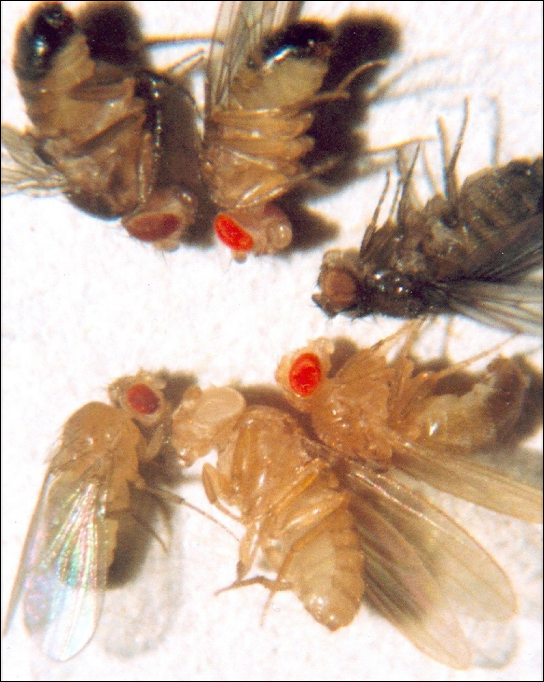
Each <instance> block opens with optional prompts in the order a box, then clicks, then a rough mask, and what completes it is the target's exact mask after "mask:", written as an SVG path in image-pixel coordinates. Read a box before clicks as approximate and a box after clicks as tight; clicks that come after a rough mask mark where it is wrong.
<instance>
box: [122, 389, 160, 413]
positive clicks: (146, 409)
mask: <svg viewBox="0 0 544 682" xmlns="http://www.w3.org/2000/svg"><path fill="white" fill-rule="evenodd" d="M126 397H127V402H128V404H129V405H130V407H131V408H132V409H133V410H134V411H135V412H138V413H139V414H153V413H154V412H156V411H157V410H158V409H159V405H160V402H161V401H160V398H159V396H158V395H157V393H156V392H155V391H154V390H153V389H152V388H149V386H146V384H134V386H131V387H130V388H129V389H128V391H127V393H126Z"/></svg>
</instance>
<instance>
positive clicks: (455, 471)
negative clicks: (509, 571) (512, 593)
mask: <svg viewBox="0 0 544 682" xmlns="http://www.w3.org/2000/svg"><path fill="white" fill-rule="evenodd" d="M410 327H411V326H410V325H409V328H410ZM402 331H403V333H405V334H406V331H405V330H402ZM411 340H413V338H412V339H410V336H407V342H406V343H405V344H404V345H403V346H402V348H401V349H400V350H399V351H397V353H396V355H395V356H394V357H393V358H392V359H390V360H389V359H388V352H389V351H390V350H391V347H392V346H393V345H394V343H395V341H398V333H397V334H396V335H393V336H391V337H389V338H387V339H385V340H384V341H381V342H379V343H377V344H375V345H374V346H371V347H370V348H363V349H360V350H359V351H357V352H356V353H355V354H354V355H353V356H352V357H350V358H349V359H348V360H347V361H346V362H345V364H343V366H342V367H341V368H340V369H339V370H338V371H337V372H336V373H335V375H334V376H328V374H329V371H330V367H331V361H330V358H331V355H332V353H333V352H334V344H333V343H332V342H331V341H329V340H328V339H317V340H316V341H314V342H311V343H310V344H309V345H308V346H307V347H305V348H303V349H301V350H298V351H296V352H294V353H291V354H289V355H286V356H285V357H284V358H283V359H282V360H281V362H280V364H279V366H278V369H277V372H276V378H277V380H278V382H279V384H280V386H281V388H282V390H283V392H284V395H285V396H286V398H287V400H288V401H289V402H290V403H291V404H292V405H293V406H294V407H296V408H297V409H298V410H300V411H301V412H307V413H309V414H310V417H311V421H312V426H313V429H314V430H315V432H316V434H317V436H318V437H319V439H320V440H321V441H322V442H323V443H325V444H327V445H328V446H329V447H331V448H333V449H334V451H335V452H336V453H338V454H339V455H341V456H342V457H344V458H345V459H346V460H353V461H360V462H365V463H366V464H367V465H368V466H370V467H372V468H374V469H375V470H377V471H383V472H385V471H387V470H389V469H390V468H392V467H397V468H399V469H402V470H404V471H405V472H407V473H409V474H411V475H413V476H414V477H416V478H418V479H422V480H424V481H427V482H428V483H430V484H431V485H433V486H435V487H437V488H439V489H442V490H444V491H446V492H449V493H452V494H453V495H457V496H459V497H462V498H464V499H466V500H469V501H471V502H475V503H476V504H480V505H482V506H485V507H488V508H489V509H493V510H495V511H498V512H502V513H504V514H509V515H511V516H514V517H517V518H520V519H523V520H527V521H535V522H540V521H541V515H542V493H541V492H540V491H538V490H536V489H535V488H533V487H531V486H530V485H528V484H525V483H522V482H521V481H517V480H514V479H512V478H510V477H509V476H507V475H505V474H502V473H499V472H498V471H495V470H494V469H492V468H490V467H488V466H484V465H482V464H478V463H476V462H475V461H474V455H475V454H477V453H480V452H482V451H485V450H491V449H493V448H495V449H496V448H497V447H498V445H499V444H500V443H502V442H504V441H507V440H508V438H509V437H511V436H512V434H513V433H515V429H516V428H517V426H518V425H519V423H520V422H521V420H522V418H523V417H524V414H525V411H526V409H527V403H528V396H529V386H530V376H529V373H528V372H527V371H526V370H525V369H524V368H523V367H522V365H521V364H520V363H518V362H517V361H516V359H508V358H504V357H498V358H496V359H494V360H493V361H492V362H490V363H489V365H488V366H487V367H486V369H485V370H484V371H483V372H480V373H469V372H466V371H463V370H466V366H467V365H468V364H469V363H470V362H471V361H470V360H469V361H466V362H465V363H461V364H460V365H453V366H451V367H447V368H446V369H443V370H441V371H431V370H424V369H418V367H417V366H416V364H415V363H414V361H413V360H412V359H410V358H409V356H408V349H409V345H410V343H411Z"/></svg>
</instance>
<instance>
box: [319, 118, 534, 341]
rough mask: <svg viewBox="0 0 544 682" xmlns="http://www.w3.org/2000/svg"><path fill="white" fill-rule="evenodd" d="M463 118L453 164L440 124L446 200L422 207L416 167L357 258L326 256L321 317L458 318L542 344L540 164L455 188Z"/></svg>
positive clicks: (494, 172)
mask: <svg viewBox="0 0 544 682" xmlns="http://www.w3.org/2000/svg"><path fill="white" fill-rule="evenodd" d="M467 117H468V107H467V108H466V110H465V119H464V123H463V126H462V128H461V132H460V134H459V138H458V140H457V144H456V145H455V148H454V150H453V153H452V154H451V156H450V155H449V152H448V143H447V134H446V129H445V126H444V123H443V122H442V121H441V120H439V131H440V137H441V142H442V155H443V160H444V178H445V196H443V195H442V194H440V193H437V194H436V195H435V196H434V197H432V199H430V200H429V201H428V202H427V203H426V204H425V206H423V205H422V204H421V202H420V201H419V200H418V198H417V196H416V194H415V192H414V189H413V179H412V173H413V168H414V164H415V160H416V159H415V158H414V160H413V162H412V164H411V165H410V167H409V169H408V170H407V172H405V173H403V175H402V177H401V179H400V181H399V186H398V189H397V194H398V193H399V192H400V200H399V201H398V206H397V202H396V201H395V202H394V204H393V208H392V210H391V214H390V216H389V218H388V219H387V220H386V222H385V223H384V224H383V225H382V226H381V227H379V228H378V226H377V220H378V214H379V209H380V206H381V203H382V201H383V198H384V196H385V192H384V195H383V196H382V199H381V200H380V203H379V204H378V207H377V209H376V212H375V214H374V217H373V219H372V222H371V224H370V225H369V227H368V229H367V231H366V233H365V235H364V238H363V241H362V244H361V247H360V249H359V251H357V250H355V249H350V250H347V251H339V250H333V251H328V252H327V253H326V254H325V256H324V259H323V263H322V265H321V271H320V274H319V279H318V285H319V287H320V288H321V293H319V294H316V295H314V297H313V300H314V301H315V302H316V303H317V304H318V305H319V306H320V307H321V308H322V309H323V310H324V311H325V312H326V313H327V315H329V316H331V317H332V316H334V315H337V314H338V313H345V314H347V315H349V316H351V317H363V316H365V315H368V314H370V313H384V314H386V315H393V316H398V317H405V318H414V317H417V316H419V315H424V314H425V313H460V314H463V315H467V316H468V317H472V318H473V319H476V320H480V321H482V322H484V323H486V324H490V325H495V326H497V327H501V328H505V329H510V330H513V331H516V332H526V333H531V334H542V280H541V279H540V280H538V279H532V278H531V276H530V275H531V274H534V273H535V271H536V270H537V269H538V268H539V267H540V268H541V267H542V234H543V229H542V157H538V158H537V159H534V160H529V159H517V160H515V161H511V162H510V163H508V164H507V165H505V166H500V167H496V168H485V169H483V170H481V171H479V172H478V173H475V174H473V175H471V176H469V177H468V178H467V179H466V180H465V182H464V183H463V184H462V186H461V187H459V183H458V181H457V178H456V172H455V167H456V164H457V160H458V157H459V154H460V151H461V146H462V143H463V136H464V133H465V128H466V124H467ZM416 156H417V154H416ZM386 189H387V188H386ZM395 210H396V218H395V217H393V213H394V211H395Z"/></svg>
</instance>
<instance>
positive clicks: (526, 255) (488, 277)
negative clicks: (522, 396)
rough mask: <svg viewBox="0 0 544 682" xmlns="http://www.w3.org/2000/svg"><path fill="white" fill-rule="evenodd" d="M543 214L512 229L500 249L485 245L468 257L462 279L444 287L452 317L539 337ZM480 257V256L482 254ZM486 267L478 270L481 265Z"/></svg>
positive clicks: (540, 325) (540, 326)
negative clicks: (471, 319) (534, 276)
mask: <svg viewBox="0 0 544 682" xmlns="http://www.w3.org/2000/svg"><path fill="white" fill-rule="evenodd" d="M543 235H544V232H543V229H542V213H538V214H537V215H534V216H531V217H530V218H528V219H527V220H525V221H524V222H523V223H520V224H518V225H516V226H515V227H513V229H512V238H511V239H510V241H508V240H506V241H505V243H503V244H502V246H501V250H500V251H497V249H496V248H494V249H491V251H492V253H493V257H492V258H491V259H490V258H489V249H486V245H485V244H484V245H482V248H481V249H479V250H477V251H476V252H475V253H473V254H471V256H470V258H469V260H468V262H467V263H468V268H467V269H466V272H465V275H464V277H463V279H462V280H459V281H456V282H451V283H448V285H447V286H446V289H445V291H446V295H447V300H448V305H449V307H450V309H451V310H452V311H454V312H457V313H461V314H463V315H467V316H468V317H472V318H474V319H476V320H479V321H481V322H484V323H486V324H491V325H493V326H496V327H502V328H505V329H511V330H513V331H515V332H522V333H526V334H536V335H538V334H540V335H541V334H542V279H541V278H540V279H537V278H535V279H532V278H531V275H532V274H533V273H535V272H536V271H537V270H538V268H540V269H541V268H542V241H543ZM482 252H484V253H483V254H482ZM482 262H483V263H485V265H481V263H482Z"/></svg>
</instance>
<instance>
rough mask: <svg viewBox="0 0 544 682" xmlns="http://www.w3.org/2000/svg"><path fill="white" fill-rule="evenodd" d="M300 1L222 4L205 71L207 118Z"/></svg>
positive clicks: (227, 95)
mask: <svg viewBox="0 0 544 682" xmlns="http://www.w3.org/2000/svg"><path fill="white" fill-rule="evenodd" d="M301 4H302V3H300V2H271V1H268V2H266V1H265V2H253V1H251V2H222V3H221V6H220V8H219V14H218V16H217V22H216V25H215V30H214V34H213V39H212V45H211V48H210V54H209V59H208V65H207V68H206V76H207V84H206V116H209V114H210V113H211V112H213V111H214V110H215V109H216V108H218V107H220V106H222V105H223V104H224V103H226V102H228V100H229V93H230V84H231V82H232V80H233V79H234V78H235V77H236V74H237V73H238V71H239V70H240V68H242V67H243V66H245V65H246V62H247V59H248V57H249V56H250V55H251V54H252V53H253V52H254V51H256V50H257V49H258V47H259V45H260V44H261V43H262V40H263V38H264V37H265V36H267V35H268V34H270V33H271V32H272V31H273V30H275V29H277V28H279V27H280V26H282V25H284V23H285V22H287V21H289V20H290V19H291V18H293V16H294V14H295V13H296V9H297V8H298V7H299V6H300V5H301Z"/></svg>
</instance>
